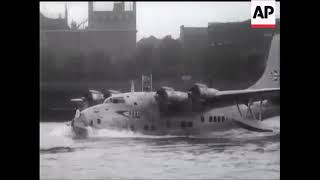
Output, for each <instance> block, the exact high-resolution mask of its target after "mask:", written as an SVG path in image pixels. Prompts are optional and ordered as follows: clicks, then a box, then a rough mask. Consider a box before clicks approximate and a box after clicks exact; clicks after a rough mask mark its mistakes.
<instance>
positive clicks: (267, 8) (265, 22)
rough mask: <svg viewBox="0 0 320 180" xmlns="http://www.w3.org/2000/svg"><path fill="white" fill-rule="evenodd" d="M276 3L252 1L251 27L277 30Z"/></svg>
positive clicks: (273, 1) (272, 0)
mask: <svg viewBox="0 0 320 180" xmlns="http://www.w3.org/2000/svg"><path fill="white" fill-rule="evenodd" d="M275 7H276V1H275V0H268V1H259V0H252V1H251V27H252V28H275V27H276V13H275Z"/></svg>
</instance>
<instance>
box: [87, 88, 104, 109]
mask: <svg viewBox="0 0 320 180" xmlns="http://www.w3.org/2000/svg"><path fill="white" fill-rule="evenodd" d="M84 97H85V99H86V100H87V101H88V103H89V106H92V105H96V104H100V103H103V101H104V99H105V98H104V95H103V94H102V93H101V92H100V91H96V90H89V92H88V93H86V95H85V96H84Z"/></svg>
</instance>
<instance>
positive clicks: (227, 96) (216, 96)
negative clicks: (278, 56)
mask: <svg viewBox="0 0 320 180" xmlns="http://www.w3.org/2000/svg"><path fill="white" fill-rule="evenodd" d="M208 89H210V88H208ZM198 95H199V94H198ZM198 97H199V99H200V100H201V101H202V102H203V103H204V104H205V105H209V106H210V105H216V106H228V105H234V104H236V103H237V104H248V103H249V102H255V101H261V100H273V99H277V98H279V97H280V88H264V89H245V90H227V91H218V90H216V91H214V90H212V91H211V93H207V94H205V93H204V94H203V95H202V96H201V94H200V96H198Z"/></svg>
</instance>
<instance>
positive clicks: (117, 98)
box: [104, 97, 125, 104]
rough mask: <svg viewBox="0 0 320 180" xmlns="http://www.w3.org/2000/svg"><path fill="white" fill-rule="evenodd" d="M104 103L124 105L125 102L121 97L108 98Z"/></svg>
mask: <svg viewBox="0 0 320 180" xmlns="http://www.w3.org/2000/svg"><path fill="white" fill-rule="evenodd" d="M104 103H105V104H106V103H113V104H119V103H125V100H124V98H123V97H110V98H108V99H106V100H105V102H104Z"/></svg>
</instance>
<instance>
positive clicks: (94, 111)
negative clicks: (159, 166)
mask: <svg viewBox="0 0 320 180" xmlns="http://www.w3.org/2000/svg"><path fill="white" fill-rule="evenodd" d="M190 108H191V107H190V106H188V104H186V105H185V106H184V107H183V108H182V109H181V108H180V109H168V110H167V111H166V110H165V111H163V110H161V108H159V104H158V102H157V101H156V99H155V92H132V93H123V94H117V95H115V96H111V97H110V98H108V99H107V100H106V101H105V102H104V103H103V104H99V105H96V106H92V107H89V108H87V109H85V110H83V111H82V112H81V115H80V117H79V118H75V120H74V122H73V125H74V129H75V132H78V131H79V130H80V131H82V130H83V129H82V127H87V126H91V127H92V128H95V129H114V130H131V131H134V132H141V133H143V134H149V135H195V134H205V133H210V132H214V131H224V130H228V129H231V128H236V127H238V126H236V125H235V123H234V120H235V119H243V116H244V115H246V119H247V120H248V119H257V118H258V116H259V114H258V111H259V108H260V107H259V106H258V103H255V104H253V105H252V107H251V109H252V112H254V113H253V114H254V115H252V114H251V116H250V113H247V112H246V111H247V110H248V108H247V106H246V105H239V109H240V110H241V113H239V109H238V107H237V106H236V105H234V106H226V107H216V108H210V109H206V110H202V111H192V110H191V109H190ZM260 110H261V109H260ZM262 111H263V112H262V114H263V119H264V118H266V117H267V116H276V115H279V113H280V106H279V105H276V106H275V105H271V104H269V103H267V101H264V102H263V104H262ZM79 128H80V129H79ZM80 131H79V132H80Z"/></svg>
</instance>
